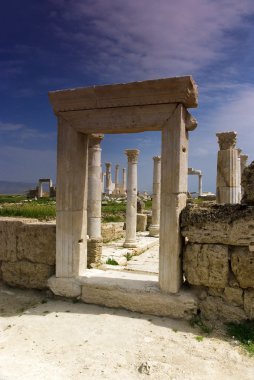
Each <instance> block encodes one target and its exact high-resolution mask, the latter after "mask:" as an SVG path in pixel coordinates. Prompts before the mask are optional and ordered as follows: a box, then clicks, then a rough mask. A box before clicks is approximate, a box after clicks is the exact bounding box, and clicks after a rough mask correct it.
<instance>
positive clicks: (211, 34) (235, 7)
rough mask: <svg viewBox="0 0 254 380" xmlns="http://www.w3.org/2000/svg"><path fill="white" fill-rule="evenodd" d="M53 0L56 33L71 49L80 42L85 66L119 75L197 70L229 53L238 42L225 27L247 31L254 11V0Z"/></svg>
mask: <svg viewBox="0 0 254 380" xmlns="http://www.w3.org/2000/svg"><path fill="white" fill-rule="evenodd" d="M52 3H53V4H54V6H55V7H56V9H58V10H59V12H57V13H56V17H55V19H54V22H55V23H56V26H55V33H57V35H58V36H59V38H60V39H61V41H62V42H64V43H68V44H69V47H70V48H73V49H74V50H76V49H77V46H79V47H80V49H79V52H80V62H79V65H81V67H82V69H83V71H87V70H91V71H93V72H94V73H97V74H98V73H99V76H102V77H103V76H104V78H107V77H108V78H109V77H110V75H114V78H115V80H120V79H121V78H122V79H123V80H132V79H143V78H149V77H159V76H170V75H182V74H188V73H193V72H197V71H198V70H200V69H201V68H203V67H204V66H205V65H208V64H209V65H210V64H211V63H212V62H214V61H216V60H218V59H220V58H223V57H225V56H226V54H227V53H228V51H229V49H230V47H231V46H232V44H233V41H234V37H233V36H230V35H229V33H227V32H229V31H231V30H233V29H234V28H240V27H241V28H242V29H245V30H248V27H249V25H248V23H247V21H245V22H244V23H243V19H244V17H245V16H247V15H250V14H251V13H253V12H254V3H253V1H252V0H242V1H241V2H239V1H238V0H233V1H232V0H231V1H229V0H220V1H210V0H178V1H177V2H176V1H168V0H158V1H154V0H139V1H136V0H135V1H134V0H129V1H123V0H107V1H105V0H87V1H86V2H84V1H80V0H78V1H76V2H75V3H73V1H70V0H66V1H59V0H57V1H56V0H52ZM71 25H75V28H73V27H70V26H71ZM66 26H68V27H66ZM225 32H226V33H225ZM82 46H83V49H82ZM76 51H77V50H76ZM82 51H83V53H82ZM94 56H96V60H94ZM227 70H230V68H229V67H227Z"/></svg>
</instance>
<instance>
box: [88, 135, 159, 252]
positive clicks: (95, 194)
mask: <svg viewBox="0 0 254 380" xmlns="http://www.w3.org/2000/svg"><path fill="white" fill-rule="evenodd" d="M102 139H103V135H91V136H90V139H89V149H88V173H89V181H88V206H87V221H88V226H87V234H88V236H89V238H90V239H101V187H100V185H101V147H100V143H101V141H102ZM125 154H126V156H127V159H128V180H127V209H126V238H125V242H124V246H125V247H136V245H137V242H136V228H137V179H138V178H137V164H138V156H139V150H137V149H128V150H125ZM153 161H154V170H153V202H152V224H151V226H150V235H151V236H159V224H160V183H161V159H160V157H159V156H155V157H153ZM118 167H119V166H118ZM118 167H117V169H118ZM106 168H107V169H108V176H107V177H106V178H107V180H109V181H110V178H111V175H110V173H111V172H110V166H109V164H108V163H107V164H106ZM117 174H118V173H116V177H115V178H116V179H118V176H117ZM116 183H118V182H116ZM106 185H107V184H106Z"/></svg>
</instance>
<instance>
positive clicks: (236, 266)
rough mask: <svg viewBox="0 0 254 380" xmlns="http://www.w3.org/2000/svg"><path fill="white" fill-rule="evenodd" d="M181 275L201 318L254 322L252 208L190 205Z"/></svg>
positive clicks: (184, 214) (185, 217)
mask: <svg viewBox="0 0 254 380" xmlns="http://www.w3.org/2000/svg"><path fill="white" fill-rule="evenodd" d="M181 226H182V235H183V236H184V237H185V238H186V245H185V249H184V255H183V270H184V275H185V277H186V280H187V282H188V283H189V284H190V285H192V287H193V290H195V292H197V294H198V296H199V308H200V311H201V314H202V316H204V317H205V318H208V319H210V320H212V319H221V320H224V321H239V320H242V319H248V318H249V319H251V318H254V252H253V244H254V207H252V206H246V205H224V206H223V205H220V206H218V205H213V206H206V207H197V206H193V205H192V206H191V205H189V206H188V207H186V209H185V210H183V212H182V215H181Z"/></svg>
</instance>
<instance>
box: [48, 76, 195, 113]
mask: <svg viewBox="0 0 254 380" xmlns="http://www.w3.org/2000/svg"><path fill="white" fill-rule="evenodd" d="M49 98H50V101H51V104H52V106H53V109H54V112H55V113H56V114H57V113H58V112H60V111H61V112H66V111H73V110H75V111H76V110H91V109H102V108H112V107H129V106H135V105H145V104H169V103H181V104H183V105H184V106H185V107H186V108H189V107H190V108H193V107H197V104H198V90H197V85H196V83H195V81H194V80H193V78H192V77H191V76H183V77H175V78H164V79H155V80H147V81H142V82H132V83H124V84H112V85H104V86H93V87H85V88H76V89H68V90H60V91H52V92H49Z"/></svg>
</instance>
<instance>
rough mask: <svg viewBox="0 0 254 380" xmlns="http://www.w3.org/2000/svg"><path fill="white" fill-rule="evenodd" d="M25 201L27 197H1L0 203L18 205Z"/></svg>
mask: <svg viewBox="0 0 254 380" xmlns="http://www.w3.org/2000/svg"><path fill="white" fill-rule="evenodd" d="M25 199H26V196H25V195H0V203H18V202H22V201H24V200H25Z"/></svg>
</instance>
